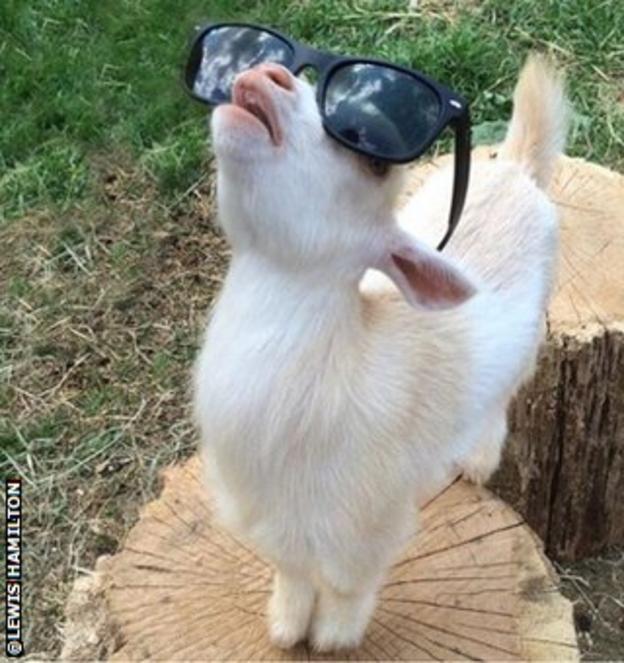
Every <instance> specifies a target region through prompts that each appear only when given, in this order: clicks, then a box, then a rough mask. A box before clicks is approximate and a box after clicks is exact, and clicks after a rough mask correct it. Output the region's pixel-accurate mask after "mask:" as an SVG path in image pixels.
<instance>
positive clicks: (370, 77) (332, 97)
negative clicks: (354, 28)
mask: <svg viewBox="0 0 624 663" xmlns="http://www.w3.org/2000/svg"><path fill="white" fill-rule="evenodd" d="M323 111H324V115H325V120H326V122H327V124H328V125H329V126H330V127H331V129H332V130H333V131H334V132H335V133H337V134H338V135H340V136H342V137H343V138H344V139H345V140H346V141H348V142H349V143H351V144H352V145H353V146H355V147H358V148H360V149H362V150H365V151H369V152H371V153H373V154H375V155H377V156H380V157H385V158H388V159H396V158H405V157H407V156H409V155H411V154H412V153H414V152H415V151H417V150H418V149H420V148H422V147H423V146H424V145H425V143H426V142H427V141H428V139H429V138H430V136H431V132H432V130H433V129H434V128H435V126H436V124H437V122H438V119H439V117H440V112H441V103H440V99H439V97H438V95H437V93H436V92H435V91H434V90H433V89H432V88H430V87H429V86H428V85H427V84H426V83H423V82H421V81H420V80H418V79H417V78H414V77H413V76H410V75H409V74H406V73H404V72H401V71H398V70H396V69H392V68H391V67H384V66H383V65H376V64H352V65H346V66H344V67H341V68H339V69H337V70H336V72H335V73H334V74H332V77H331V80H330V81H329V85H328V86H327V89H326V92H325V100H324V107H323Z"/></svg>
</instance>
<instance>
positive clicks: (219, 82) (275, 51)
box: [187, 26, 293, 104]
mask: <svg viewBox="0 0 624 663" xmlns="http://www.w3.org/2000/svg"><path fill="white" fill-rule="evenodd" d="M292 59H293V51H292V48H291V47H290V46H289V44H288V43H287V42H285V41H284V40H282V39H280V38H279V37H276V36H275V35H273V34H271V33H270V32H266V31H264V30H259V29H258V28H248V27H242V26H223V27H217V28H214V29H213V30H210V31H209V32H207V33H206V34H205V35H204V37H203V38H202V39H201V40H200V42H198V43H197V44H196V45H195V47H194V48H193V52H192V53H191V61H190V64H189V70H188V73H187V84H188V85H189V87H190V88H191V90H192V91H193V92H194V93H195V94H196V95H197V96H198V97H200V98H201V99H203V100H204V101H207V102H208V103H211V104H220V103H224V102H227V101H229V100H230V93H231V89H232V83H233V82H234V79H235V78H236V75H237V74H239V73H240V72H241V71H245V70H246V69H249V68H250V67H253V66H254V65H257V64H260V63H261V62H275V63H278V64H283V65H286V66H287V65H288V64H290V62H292Z"/></svg>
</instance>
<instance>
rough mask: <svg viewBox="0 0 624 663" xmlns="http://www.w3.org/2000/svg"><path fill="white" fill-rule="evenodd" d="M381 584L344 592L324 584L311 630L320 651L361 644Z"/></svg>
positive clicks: (349, 647)
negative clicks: (378, 586)
mask: <svg viewBox="0 0 624 663" xmlns="http://www.w3.org/2000/svg"><path fill="white" fill-rule="evenodd" d="M376 594H377V585H374V586H369V587H367V588H366V589H364V590H361V591H355V592H350V593H341V592H339V591H337V590H335V589H334V588H332V587H329V586H324V587H323V588H322V589H321V590H320V592H319V597H318V602H317V605H316V610H315V613H314V619H313V621H312V627H311V632H310V642H311V644H312V646H313V648H314V649H315V650H316V651H317V652H330V651H336V650H341V649H353V648H354V647H357V646H358V645H359V644H360V642H361V641H362V639H363V637H364V632H365V631H366V627H367V626H368V622H369V621H370V618H371V617H372V615H373V611H374V609H375V602H376Z"/></svg>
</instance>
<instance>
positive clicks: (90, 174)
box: [0, 0, 624, 654]
mask: <svg viewBox="0 0 624 663" xmlns="http://www.w3.org/2000/svg"><path fill="white" fill-rule="evenodd" d="M417 6H418V8H417V9H409V8H408V2H407V1H401V2H399V1H396V2H389V1H378V2H377V1H375V2H373V1H368V2H367V1H364V0H361V1H360V2H351V1H349V2H341V1H339V0H295V1H285V0H273V1H268V0H265V1H264V2H262V1H257V2H250V1H247V2H243V1H235V2H231V1H230V2H228V1H226V0H220V1H217V0H203V1H202V2H199V1H198V0H189V1H186V2H184V1H183V2H173V0H150V1H149V2H148V1H147V0H119V1H118V2H112V1H110V0H99V1H95V0H81V1H78V0H31V1H29V2H26V1H25V0H4V1H3V2H2V3H1V4H0V83H1V84H0V246H1V249H0V250H1V253H0V256H1V257H0V298H1V299H0V445H1V447H0V448H1V455H0V468H1V470H2V473H3V474H7V473H19V474H20V475H21V476H22V477H23V479H24V483H25V499H26V503H27V509H28V511H27V531H26V535H25V540H26V542H27V551H28V557H27V565H28V566H27V574H28V585H27V587H28V590H27V594H26V600H27V613H26V615H25V627H26V630H27V644H28V648H29V651H30V652H40V653H48V654H49V653H52V654H56V653H58V651H59V641H60V639H59V624H60V622H61V618H62V606H63V601H64V599H65V596H66V594H67V591H68V588H69V586H70V583H71V580H72V578H73V577H74V576H75V574H76V570H77V569H80V568H88V567H91V566H92V565H93V562H94V560H95V558H96V557H97V555H99V554H102V553H105V552H112V551H114V550H115V549H116V547H117V545H118V543H119V541H120V539H121V538H122V537H123V535H124V533H125V532H126V531H127V528H128V527H129V526H130V524H131V523H132V522H133V521H134V519H135V518H136V514H137V510H138V506H139V505H140V504H141V503H142V502H144V501H145V500H146V499H148V498H149V497H150V496H152V495H153V494H154V492H155V491H156V490H157V488H158V475H157V470H158V468H160V467H161V466H162V465H163V464H165V463H168V462H171V461H172V460H174V459H176V458H179V457H181V456H184V455H186V454H189V453H191V452H192V450H193V447H194V444H195V438H194V433H193V428H192V426H191V424H190V423H189V419H188V416H187V415H188V407H187V404H188V400H189V398H188V391H187V382H188V376H189V370H190V365H191V361H192V357H193V355H194V352H195V348H196V346H197V339H198V330H199V329H200V327H201V324H202V321H203V316H204V312H205V310H206V308H207V306H208V305H209V302H210V299H211V297H212V295H213V294H214V292H215V290H216V288H218V286H219V284H220V282H221V277H222V274H223V270H224V267H225V265H226V260H227V251H226V246H225V243H224V241H223V239H222V238H221V237H220V236H219V234H218V232H217V231H216V230H215V229H214V227H213V225H212V218H213V215H214V209H213V205H212V196H211V190H212V189H211V187H212V180H211V177H210V173H211V169H212V163H211V158H210V152H209V148H208V147H207V145H206V140H207V134H206V111H205V109H203V108H201V107H198V106H197V105H195V104H193V103H191V102H190V101H189V100H188V99H187V98H186V97H185V95H184V93H183V90H182V87H181V85H180V82H179V81H180V72H181V68H182V64H183V62H184V58H185V50H186V43H187V39H188V38H189V36H190V35H191V33H192V28H193V26H194V25H195V24H197V23H201V22H203V21H206V20H213V19H215V18H230V17H232V18H233V17H236V18H238V19H242V20H249V21H256V22H262V23H266V24H270V25H273V26H275V27H278V28H280V29H282V30H283V31H285V32H288V33H291V34H292V35H293V36H295V37H297V38H298V39H300V40H302V41H307V42H308V43H311V44H313V45H315V46H317V47H322V48H326V49H333V50H336V51H339V52H344V53H355V54H363V55H374V56H376V57H383V58H389V59H391V60H394V61H396V62H399V63H402V64H404V65H408V66H412V67H415V68H418V69H421V70H423V71H425V72H427V73H429V74H431V75H432V76H433V77H435V78H438V79H439V80H441V81H443V82H446V83H448V84H449V85H450V86H452V87H454V88H455V89H457V90H458V91H459V92H461V93H462V94H463V95H464V96H466V97H467V98H468V99H469V100H470V101H471V103H472V111H473V119H474V123H475V125H476V128H475V139H476V140H477V141H479V142H483V141H488V140H495V139H497V138H498V137H499V136H500V135H501V131H502V130H504V122H505V121H506V120H507V119H508V117H509V113H510V110H511V103H510V97H511V92H512V89H513V85H514V82H515V79H516V76H517V73H518V70H519V68H520V66H521V63H522V61H523V59H524V57H525V55H526V53H527V52H528V51H529V50H540V51H544V52H548V53H550V54H551V55H552V56H553V57H554V58H555V59H556V60H557V61H558V62H559V64H560V65H561V66H562V67H563V68H564V69H565V71H566V72H567V76H568V80H569V90H570V96H571V98H572V100H573V104H574V122H573V132H572V136H571V141H570V145H569V152H570V153H572V154H575V155H579V156H583V157H585V158H588V159H591V160H594V161H598V162H601V163H603V164H606V165H608V166H611V167H613V168H616V169H619V170H624V37H623V36H624V6H623V5H622V3H621V2H617V1H615V0H609V1H598V0H559V1H553V0H544V1H539V0H519V1H515V2H508V1H505V0H485V1H483V2H473V1H471V0H465V1H464V2H460V1H459V0H458V1H456V2H453V1H451V0H439V1H435V0H421V1H420V2H419V3H418V5H417Z"/></svg>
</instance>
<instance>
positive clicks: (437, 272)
mask: <svg viewBox="0 0 624 663" xmlns="http://www.w3.org/2000/svg"><path fill="white" fill-rule="evenodd" d="M377 268H378V269H380V270H381V271H383V272H384V273H385V274H386V275H387V276H389V277H390V278H391V279H392V280H393V281H394V283H395V284H396V285H397V287H398V288H399V289H400V290H401V292H402V293H403V296H404V297H405V299H406V300H407V301H408V302H409V303H410V304H411V305H412V306H414V307H417V308H426V309H445V308H452V307H453V306H458V305H459V304H462V303H463V302H465V301H466V300H468V299H470V297H472V295H474V294H475V292H476V287H475V286H474V285H473V283H472V282H471V281H470V280H469V279H468V278H467V277H466V276H465V275H463V274H462V273H461V271H460V270H459V269H458V268H457V267H455V266H454V265H453V264H452V263H451V262H450V261H449V260H447V259H445V258H444V257H442V255H441V254H439V253H437V252H436V251H434V250H433V249H430V248H429V247H427V246H426V245H425V244H421V243H420V242H418V241H416V240H415V239H413V238H412V237H411V236H410V235H408V234H407V233H405V232H402V231H397V233H396V234H395V235H394V236H393V237H392V238H391V240H390V241H389V246H388V248H387V250H386V252H385V254H384V256H383V257H382V259H381V261H380V263H379V264H378V265H377Z"/></svg>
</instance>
